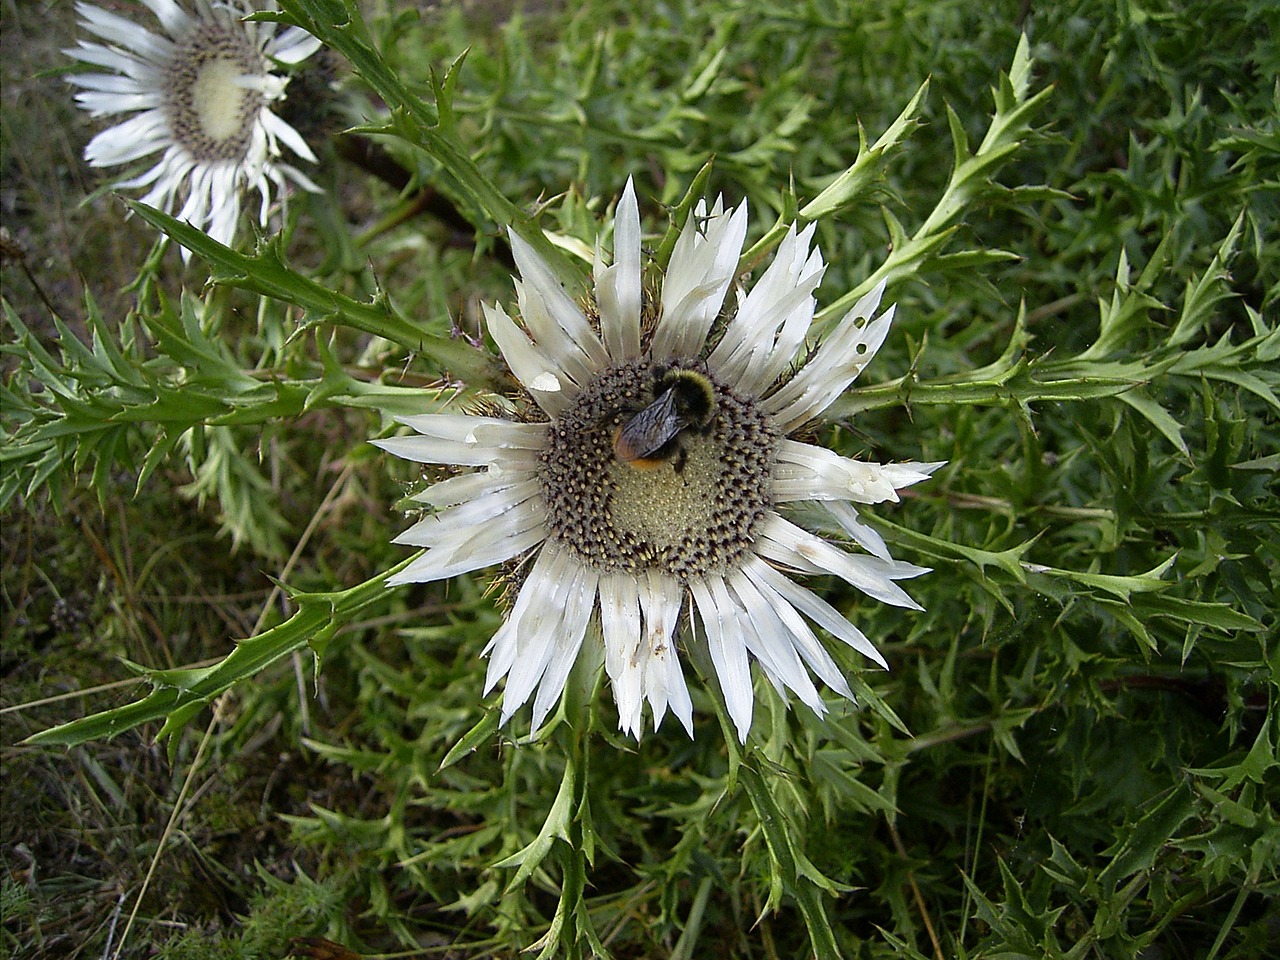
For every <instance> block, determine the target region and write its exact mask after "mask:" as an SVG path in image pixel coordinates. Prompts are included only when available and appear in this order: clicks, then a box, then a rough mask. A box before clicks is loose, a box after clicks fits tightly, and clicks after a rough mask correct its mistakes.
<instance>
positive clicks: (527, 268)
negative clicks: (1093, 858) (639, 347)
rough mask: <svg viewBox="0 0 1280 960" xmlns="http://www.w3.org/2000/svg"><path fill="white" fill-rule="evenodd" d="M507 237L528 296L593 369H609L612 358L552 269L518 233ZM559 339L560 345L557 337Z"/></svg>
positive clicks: (511, 232) (537, 333)
mask: <svg viewBox="0 0 1280 960" xmlns="http://www.w3.org/2000/svg"><path fill="white" fill-rule="evenodd" d="M508 234H509V235H510V238H511V254H512V256H513V257H514V258H515V261H516V267H517V268H518V269H519V271H520V277H521V279H522V280H523V281H524V283H525V290H526V293H527V294H528V295H529V296H530V297H531V298H532V299H534V300H536V301H537V302H539V303H540V304H541V305H542V306H543V307H544V308H545V309H546V311H547V314H548V315H549V317H550V319H551V320H552V321H553V322H554V324H555V327H556V328H558V330H559V331H560V332H562V333H563V334H564V335H565V336H566V337H567V338H568V340H569V341H571V342H572V344H573V347H574V348H576V350H577V351H579V352H580V353H581V354H582V355H583V356H585V357H586V358H587V361H588V363H589V365H590V366H591V367H592V369H594V370H601V369H603V368H604V367H606V366H607V365H608V363H609V355H608V354H607V353H606V352H605V349H604V344H603V343H601V342H600V338H599V337H598V336H596V332H595V331H594V330H592V329H591V324H589V323H588V322H587V318H586V317H585V316H583V314H582V311H581V310H580V309H578V305H577V304H576V303H574V302H573V300H572V299H571V298H570V297H569V295H568V294H567V293H565V291H564V287H563V286H561V285H560V281H559V280H558V279H557V278H556V275H555V274H554V273H553V272H552V270H551V268H550V267H549V266H547V264H546V263H545V262H544V261H543V259H542V257H540V256H538V254H537V252H536V251H534V249H533V247H531V246H529V244H528V243H526V242H525V240H524V238H523V237H521V236H520V235H519V234H518V233H516V232H515V231H514V230H508ZM522 315H523V314H522ZM525 322H526V323H529V322H530V318H529V317H527V316H526V317H525ZM530 329H533V332H534V335H535V336H538V337H541V336H543V335H544V334H545V333H548V332H549V331H545V330H543V329H541V328H536V329H535V328H533V327H531V328H530ZM556 339H557V341H559V338H558V337H557V338H556ZM545 346H552V344H550V343H548V344H545Z"/></svg>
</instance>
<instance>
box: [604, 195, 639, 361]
mask: <svg viewBox="0 0 1280 960" xmlns="http://www.w3.org/2000/svg"><path fill="white" fill-rule="evenodd" d="M640 283H641V276H640V207H639V205H638V204H637V203H636V192H635V187H634V186H633V185H632V182H631V178H630V177H628V178H627V185H626V187H625V188H624V189H623V191H622V197H621V198H620V199H619V200H618V208H617V210H616V211H615V212H614V216H613V265H612V266H610V267H604V268H600V267H599V260H598V259H597V271H596V302H597V304H598V305H599V308H600V331H601V333H602V334H603V336H604V344H605V348H606V349H607V350H608V351H609V356H610V357H611V358H612V359H613V361H614V362H615V363H616V362H618V361H621V360H631V359H633V358H635V357H638V356H639V355H640V305H641V299H642V294H641V287H640Z"/></svg>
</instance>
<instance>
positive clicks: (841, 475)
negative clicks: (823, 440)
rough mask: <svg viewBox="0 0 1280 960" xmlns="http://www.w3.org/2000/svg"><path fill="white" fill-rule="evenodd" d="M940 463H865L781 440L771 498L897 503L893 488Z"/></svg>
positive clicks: (923, 477) (925, 474)
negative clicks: (887, 501)
mask: <svg viewBox="0 0 1280 960" xmlns="http://www.w3.org/2000/svg"><path fill="white" fill-rule="evenodd" d="M940 466H942V463H887V464H886V463H869V462H867V461H863V460H853V459H850V458H849V457H842V456H840V455H839V454H837V453H835V452H834V451H832V450H828V449H827V448H826V447H818V446H814V445H813V444H808V443H799V442H798V441H795V440H783V441H782V442H781V443H779V444H778V459H777V462H776V463H775V464H774V469H773V490H772V492H773V497H774V500H775V501H776V502H778V503H789V502H791V501H794V500H853V501H855V502H857V503H883V502H884V501H886V500H889V501H893V502H895V503H896V502H897V500H898V494H897V491H898V490H900V489H901V488H903V487H909V486H911V485H912V484H913V483H919V482H920V481H921V480H927V479H928V478H929V475H930V474H931V473H933V471H934V470H936V469H938V467H940Z"/></svg>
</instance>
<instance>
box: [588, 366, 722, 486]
mask: <svg viewBox="0 0 1280 960" xmlns="http://www.w3.org/2000/svg"><path fill="white" fill-rule="evenodd" d="M653 396H654V401H653V402H652V403H651V404H649V405H648V406H647V407H645V408H644V409H643V410H641V411H640V412H639V413H637V414H635V415H633V416H632V417H631V418H630V419H629V420H627V421H626V422H625V423H623V424H622V425H621V426H620V427H618V429H617V430H615V431H614V434H613V452H614V455H615V456H616V457H617V458H618V459H619V460H620V461H622V462H623V463H625V464H627V465H628V466H631V467H634V468H635V469H637V470H652V469H654V468H655V467H659V466H661V465H662V464H664V463H666V462H668V461H670V462H671V463H672V466H673V467H674V468H675V471H676V473H680V472H681V470H683V469H684V464H685V461H686V460H687V459H688V454H687V453H686V452H685V450H684V447H683V446H681V444H680V434H681V433H682V432H683V431H685V430H690V429H692V430H703V429H705V428H706V427H708V426H709V425H710V424H711V421H712V420H713V419H715V415H716V387H715V384H714V383H712V382H711V378H710V377H708V376H707V375H706V374H703V373H699V372H698V371H696V370H685V369H683V368H681V367H671V368H669V369H667V370H665V371H663V372H662V373H660V374H659V375H658V376H657V377H656V378H655V379H654V381H653Z"/></svg>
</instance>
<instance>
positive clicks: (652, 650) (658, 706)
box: [640, 569, 693, 737]
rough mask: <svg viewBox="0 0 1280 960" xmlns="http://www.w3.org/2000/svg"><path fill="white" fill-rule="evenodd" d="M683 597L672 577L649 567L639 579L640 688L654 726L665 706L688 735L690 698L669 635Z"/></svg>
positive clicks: (691, 706)
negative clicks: (641, 624)
mask: <svg viewBox="0 0 1280 960" xmlns="http://www.w3.org/2000/svg"><path fill="white" fill-rule="evenodd" d="M683 599H684V590H683V588H681V586H680V583H679V582H678V581H677V580H676V579H675V578H674V577H671V576H668V575H667V574H663V573H660V572H658V571H657V570H652V569H650V570H648V571H647V572H646V573H645V575H644V576H643V577H642V578H641V580H640V607H641V609H642V610H643V612H644V642H643V643H642V645H641V648H642V649H641V653H642V666H643V668H644V684H643V690H644V695H645V697H646V698H647V699H648V701H649V709H650V711H651V712H652V713H653V728H654V730H657V729H658V726H659V724H661V723H662V717H663V715H664V714H665V713H666V711H667V709H668V707H669V708H670V709H671V712H672V713H673V714H675V716H676V718H677V719H678V720H679V721H680V723H681V724H682V725H683V726H684V729H685V731H686V732H687V733H688V734H689V736H690V737H692V736H693V700H692V699H691V698H690V697H689V689H688V687H687V686H685V681H684V672H683V670H681V668H680V658H679V657H678V656H677V655H676V646H675V640H674V638H673V634H674V633H675V629H676V624H678V623H679V622H680V606H681V603H682V602H683Z"/></svg>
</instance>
